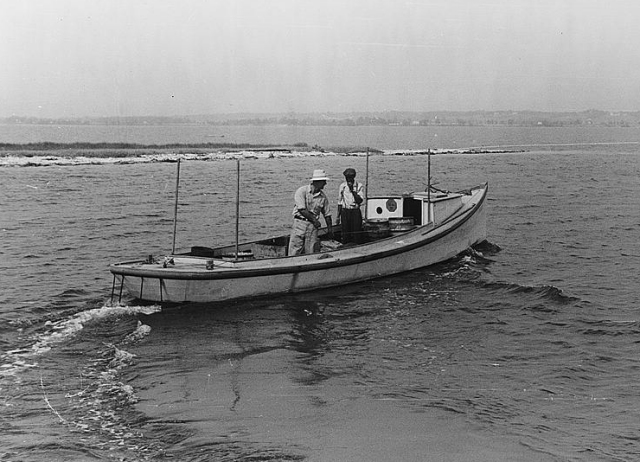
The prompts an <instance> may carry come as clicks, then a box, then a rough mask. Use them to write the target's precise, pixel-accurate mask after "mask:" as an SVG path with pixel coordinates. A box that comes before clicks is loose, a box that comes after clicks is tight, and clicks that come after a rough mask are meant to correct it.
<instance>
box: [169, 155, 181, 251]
mask: <svg viewBox="0 0 640 462" xmlns="http://www.w3.org/2000/svg"><path fill="white" fill-rule="evenodd" d="M179 188H180V158H179V157H178V173H177V175H176V202H175V205H174V207H173V244H172V245H171V254H174V253H176V230H177V227H178V189H179Z"/></svg>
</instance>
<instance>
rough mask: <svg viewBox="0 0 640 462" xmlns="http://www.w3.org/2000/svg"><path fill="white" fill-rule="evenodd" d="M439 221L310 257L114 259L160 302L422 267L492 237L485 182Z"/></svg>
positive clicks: (310, 285) (123, 282) (299, 288)
mask: <svg viewBox="0 0 640 462" xmlns="http://www.w3.org/2000/svg"><path fill="white" fill-rule="evenodd" d="M483 188H484V189H480V188H478V189H477V190H475V191H472V194H471V196H470V198H469V199H468V203H466V204H465V207H464V208H463V209H462V210H460V211H459V212H458V213H457V214H454V215H453V216H452V217H451V218H450V219H448V220H447V221H446V222H444V223H442V224H440V225H438V226H435V227H434V226H421V227H417V228H415V229H413V230H411V231H409V232H407V233H404V234H401V235H398V236H392V237H390V238H387V239H383V240H381V241H378V242H373V243H369V244H365V245H362V246H355V247H351V248H344V249H339V250H335V251H330V252H326V253H318V254H313V255H308V256H298V257H284V258H271V259H264V260H260V261H247V262H241V261H237V262H222V263H219V262H215V263H214V269H212V270H209V271H207V270H206V269H205V266H206V262H207V261H208V262H209V263H211V260H207V259H206V258H204V257H200V258H198V257H191V258H181V257H180V256H174V257H173V258H174V260H175V268H174V267H168V268H163V267H162V266H161V265H144V264H141V263H140V262H138V263H133V262H131V263H122V264H115V265H111V266H110V270H111V272H112V273H113V274H114V287H115V286H116V282H118V283H119V285H120V287H121V289H120V290H121V292H122V289H124V290H126V291H127V292H128V293H129V294H130V295H132V296H133V297H135V298H138V299H142V300H149V301H154V302H178V303H180V302H218V301H225V300H232V299H242V298H250V297H257V296H267V295H274V294H284V293H295V292H304V291H310V290H316V289H322V288H328V287H334V286H340V285H345V284H350V283H354V282H359V281H365V280H370V279H375V278H380V277H384V276H390V275H394V274H398V273H403V272H407V271H412V270H415V269H419V268H424V267H427V266H430V265H433V264H436V263H440V262H443V261H446V260H448V259H451V258H453V257H455V256H456V255H458V254H460V253H462V252H464V251H465V250H466V249H468V248H469V247H471V246H473V245H475V244H477V243H480V242H482V241H484V240H485V239H486V210H485V198H486V193H487V186H486V185H484V187H483Z"/></svg>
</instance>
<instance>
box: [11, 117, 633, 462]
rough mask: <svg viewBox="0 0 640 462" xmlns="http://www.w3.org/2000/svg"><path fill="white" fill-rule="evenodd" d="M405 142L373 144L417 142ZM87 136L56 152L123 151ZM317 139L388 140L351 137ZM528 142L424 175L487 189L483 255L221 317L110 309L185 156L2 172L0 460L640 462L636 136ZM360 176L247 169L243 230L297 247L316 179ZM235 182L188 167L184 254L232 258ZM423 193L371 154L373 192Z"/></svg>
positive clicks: (461, 137)
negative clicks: (292, 241)
mask: <svg viewBox="0 0 640 462" xmlns="http://www.w3.org/2000/svg"><path fill="white" fill-rule="evenodd" d="M225 128H227V127H225ZM395 128H397V129H398V130H397V131H394V130H392V129H389V130H385V138H384V143H385V146H382V147H383V148H389V149H393V148H396V147H401V148H415V149H418V148H421V147H424V146H420V143H421V141H408V140H407V137H406V134H407V131H406V130H405V128H411V127H395ZM31 129H32V130H33V128H31ZM2 130H4V131H0V132H2V133H4V134H5V137H6V138H9V137H10V136H15V133H14V132H11V133H9V132H10V131H11V130H13V128H11V127H10V128H6V127H4V128H3V129H2ZM74 130H76V131H77V133H76V135H74V137H71V139H64V141H69V142H71V141H79V140H80V141H121V140H120V139H117V138H118V136H117V134H116V135H114V136H113V138H109V139H106V138H103V139H99V140H96V139H89V138H91V136H93V135H92V134H91V133H90V132H86V133H85V135H82V130H83V128H75V129H74ZM91 130H93V128H90V129H89V131H91ZM130 130H132V133H134V132H135V130H133V129H130ZM236 130H239V129H236ZM244 130H246V131H247V132H246V133H245V134H244V135H240V134H239V135H238V138H244V139H243V140H241V141H246V140H250V141H254V140H255V139H256V138H258V137H260V136H262V137H264V138H265V140H266V138H268V137H269V136H271V137H277V136H280V135H277V133H278V131H279V130H280V131H281V130H283V129H281V128H278V129H275V130H274V131H273V132H271V134H270V135H266V134H265V133H266V131H268V129H266V128H264V129H261V132H260V133H259V134H255V133H253V132H251V131H250V128H248V127H244ZM314 130H315V131H316V132H317V133H319V135H318V138H317V139H320V138H322V137H326V139H328V138H329V136H330V135H331V136H334V137H335V138H334V139H333V140H332V141H333V143H332V144H333V145H336V146H342V145H348V144H349V143H351V142H352V141H353V140H354V139H356V138H357V139H359V140H362V141H361V142H359V143H358V144H361V145H370V146H374V147H379V144H377V142H376V141H378V138H375V139H374V138H373V137H368V136H369V135H371V133H373V132H371V133H369V135H368V132H367V131H363V130H361V129H359V128H357V129H356V132H357V133H353V132H349V129H346V128H342V129H341V130H342V131H337V130H336V128H335V127H328V128H327V131H326V132H323V130H324V128H316V129H314ZM423 130H424V132H422V135H421V136H418V135H415V136H414V140H417V139H419V138H422V139H426V138H427V137H428V136H429V135H433V132H430V131H429V130H431V129H430V128H423ZM519 130H520V129H517V128H513V129H510V130H505V131H503V132H498V131H496V130H487V131H483V129H479V128H469V129H468V131H465V129H464V128H459V129H455V130H454V129H451V130H448V131H447V130H444V131H440V132H439V133H440V136H439V138H446V137H449V138H454V137H455V138H456V142H455V145H454V143H451V144H450V145H449V146H447V145H443V146H431V147H464V146H473V145H478V144H484V145H501V144H502V145H504V144H509V145H512V144H513V145H515V144H519V145H525V144H527V145H531V144H538V145H542V146H535V147H534V146H531V147H528V148H527V150H526V152H523V153H502V154H480V155H442V156H435V157H434V158H433V159H432V175H433V177H434V179H435V180H436V181H437V182H438V186H440V187H444V188H448V189H461V188H464V187H468V186H472V185H475V184H478V183H480V182H484V181H489V183H490V199H489V203H488V206H489V209H488V211H489V223H488V227H489V229H488V232H489V244H488V245H485V246H483V247H480V248H478V249H476V250H475V251H473V252H469V253H467V254H465V255H463V256H461V257H460V258H458V259H456V260H454V261H450V262H447V263H445V264H442V265H438V266H435V267H432V268H428V269H425V270H422V271H416V272H413V273H410V274H406V275H401V276H396V277H392V278H386V279H383V280H378V281H371V282H366V283H362V284H356V285H352V286H348V287H345V288H340V289H334V290H327V291H320V292H315V293H311V294H301V295H296V296H283V297H273V298H270V299H267V300H254V301H247V302H234V303H228V304H224V305H218V306H216V307H215V309H214V307H212V306H207V305H202V304H201V305H196V304H194V305H184V306H181V307H178V308H175V307H172V308H168V307H160V306H157V305H141V304H136V303H134V302H133V301H132V300H130V299H125V300H124V302H125V303H124V304H123V305H124V306H110V304H109V299H110V295H111V290H112V280H111V277H110V274H109V273H108V270H107V265H108V263H110V262H113V261H118V260H124V259H127V258H139V257H145V256H146V255H148V254H160V255H161V254H163V253H166V252H168V251H169V250H170V249H171V245H172V231H173V201H174V189H175V164H170V163H152V164H140V165H135V164H134V165H79V166H67V167H60V166H47V167H4V168H0V175H1V177H2V183H1V184H2V187H1V189H2V194H1V195H0V211H1V214H0V232H1V233H2V234H1V236H2V239H1V240H0V252H1V255H2V258H1V259H0V280H1V284H2V291H1V292H0V319H1V320H2V322H1V323H0V406H1V407H2V413H1V414H0V415H1V416H2V420H1V422H2V424H1V425H2V433H1V434H0V459H2V460H11V461H13V460H16V461H23V460H24V461H45V460H46V461H51V460H65V461H67V460H77V461H85V460H128V461H138V460H165V459H167V460H190V461H191V460H215V461H236V460H239V461H262V460H264V461H266V460H283V461H302V460H305V461H307V460H308V461H323V462H324V461H334V460H340V461H388V460H402V461H417V460H421V461H422V460H429V461H431V460H434V461H435V460H437V461H496V460H503V461H540V460H543V461H545V460H548V461H567V460H568V461H591V460H593V461H633V460H637V459H638V457H639V455H640V441H639V437H638V430H639V428H638V425H639V424H638V422H640V408H638V406H637V397H636V393H635V391H634V390H635V385H636V384H637V382H638V380H639V379H640V366H639V363H638V359H637V342H638V334H640V319H639V318H638V314H637V309H638V306H639V304H640V289H638V284H637V274H638V272H639V270H640V244H639V239H638V235H639V234H640V214H639V213H638V212H639V211H640V210H639V209H638V205H637V199H636V197H637V194H638V192H639V189H640V186H639V183H638V178H639V176H640V156H639V155H638V147H639V146H640V144H638V141H639V140H640V136H639V135H640V132H639V131H638V130H635V129H627V131H621V129H611V130H610V131H609V130H607V129H596V130H595V131H593V132H588V131H587V130H578V131H575V130H573V129H553V130H551V129H545V130H543V131H540V132H538V135H539V136H538V138H537V139H536V137H535V136H534V135H535V132H532V131H531V130H530V129H523V130H521V131H519ZM142 132H143V133H142V134H140V133H138V134H137V135H135V136H134V135H132V137H133V138H130V139H129V141H131V140H132V139H133V140H134V141H132V142H139V140H140V139H143V138H144V139H147V138H150V137H151V135H150V133H151V132H150V128H144V129H142ZM445 132H446V133H445ZM28 133H29V136H30V137H33V138H37V137H38V136H41V137H42V138H41V139H39V140H38V141H42V140H46V141H60V140H53V139H51V138H49V137H48V136H47V135H46V134H42V133H41V134H40V135H37V134H35V133H33V132H28ZM156 133H166V130H163V129H161V130H159V131H156ZM280 133H282V132H280ZM340 133H347V134H346V135H343V136H342V137H340ZM416 133H417V132H416ZM308 134H309V132H306V133H303V134H302V135H304V136H307V135H308ZM298 135H300V134H299V133H298ZM302 135H301V136H302ZM21 136H23V138H21V140H20V141H15V140H13V141H11V142H23V141H24V139H25V136H24V134H23V135H21ZM83 136H84V138H83ZM105 136H106V135H105ZM162 136H165V135H162ZM162 136H160V135H158V139H157V141H156V142H157V143H158V144H160V143H162V142H164V140H163V139H161V138H162ZM287 136H290V137H292V138H293V137H294V136H295V134H293V135H292V134H291V133H289V134H288V135H287ZM304 136H302V138H298V139H295V140H292V141H294V142H299V141H304V142H309V144H314V143H317V142H318V141H317V139H308V138H304ZM372 136H373V135H372ZM375 136H379V134H378V135H375ZM492 139H496V140H498V141H496V142H491V140H492ZM136 140H137V141H136ZM265 140H260V141H265ZM479 140H480V141H481V142H479V143H475V142H474V141H479ZM184 141H190V142H197V141H198V140H196V139H195V136H194V139H190V140H184ZM250 141H247V142H250ZM270 141H271V139H269V140H266V141H265V142H270ZM318 144H322V143H318ZM324 144H325V145H326V143H324ZM364 162H365V161H364V159H363V158H355V157H325V158H317V157H315V158H306V159H305V158H276V159H251V160H245V161H243V162H242V164H241V168H242V183H241V197H242V201H241V237H256V238H257V237H262V236H269V235H273V234H280V233H282V232H287V231H288V229H289V225H290V209H291V195H292V193H293V191H294V190H295V187H297V186H298V185H299V184H302V183H303V182H304V181H306V179H307V178H308V177H309V175H310V173H311V172H312V171H313V169H314V168H324V169H326V170H327V172H328V174H329V175H330V176H331V177H332V178H334V180H333V181H330V182H329V186H328V190H329V192H331V191H332V189H331V188H332V186H331V185H332V184H333V185H334V186H336V187H337V182H338V180H339V179H340V174H341V172H342V170H344V168H345V167H347V166H353V167H355V168H356V169H357V170H358V172H359V175H363V173H364V171H365V165H364ZM235 169H236V163H235V161H231V160H221V161H212V162H201V161H189V162H183V163H182V169H181V178H182V182H181V189H180V212H179V215H178V233H177V247H178V250H186V249H188V248H189V246H191V245H218V244H224V243H231V242H233V238H234V233H235V219H234V210H235ZM425 183H426V158H424V157H402V156H375V157H372V158H371V164H370V181H369V193H370V194H371V195H375V194H379V193H383V192H389V191H391V192H398V193H402V192H404V191H412V190H420V189H424V186H425ZM336 193H337V190H336ZM334 201H335V199H334ZM334 203H335V202H334Z"/></svg>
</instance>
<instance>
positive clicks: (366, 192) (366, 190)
mask: <svg viewBox="0 0 640 462" xmlns="http://www.w3.org/2000/svg"><path fill="white" fill-rule="evenodd" d="M364 180H365V183H364V200H365V201H366V202H365V213H367V208H366V207H367V202H369V148H367V163H366V168H365V173H364Z"/></svg>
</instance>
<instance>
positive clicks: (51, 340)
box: [0, 305, 161, 376]
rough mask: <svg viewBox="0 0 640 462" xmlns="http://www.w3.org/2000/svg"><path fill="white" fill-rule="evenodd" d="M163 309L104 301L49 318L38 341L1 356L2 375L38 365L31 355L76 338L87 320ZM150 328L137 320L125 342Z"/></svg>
mask: <svg viewBox="0 0 640 462" xmlns="http://www.w3.org/2000/svg"><path fill="white" fill-rule="evenodd" d="M160 310H161V308H160V306H159V305H150V306H122V305H115V306H110V305H105V306H103V307H101V308H96V309H92V310H87V311H81V312H80V313H76V314H75V315H74V316H73V317H71V318H69V319H63V320H60V321H56V322H51V321H47V322H46V323H45V327H46V328H47V329H48V330H47V331H46V332H44V333H42V334H39V335H38V336H37V337H36V339H35V343H34V344H33V345H32V346H31V348H20V349H16V350H11V351H8V352H6V353H5V354H3V355H2V356H0V359H1V360H2V361H3V364H0V376H9V375H16V373H18V372H19V371H21V370H24V369H27V368H32V367H36V366H37V363H35V362H33V361H30V362H28V361H27V359H32V358H34V357H37V356H39V355H41V354H43V353H46V352H48V351H50V350H51V348H53V347H54V346H55V345H57V344H59V343H62V342H64V341H66V340H68V339H70V338H73V337H74V336H76V335H77V334H78V332H80V331H81V330H82V329H84V326H85V325H86V324H87V323H90V322H95V321H99V320H101V319H107V318H110V317H113V316H122V315H130V316H134V315H137V314H153V313H157V312H159V311H160ZM150 332H151V327H149V326H147V325H145V324H142V323H141V322H140V321H138V327H137V328H136V329H135V331H133V332H132V333H131V334H129V335H127V337H126V338H125V340H124V341H125V343H131V342H133V341H136V340H139V339H141V338H143V337H145V336H147V335H149V333H150Z"/></svg>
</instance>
